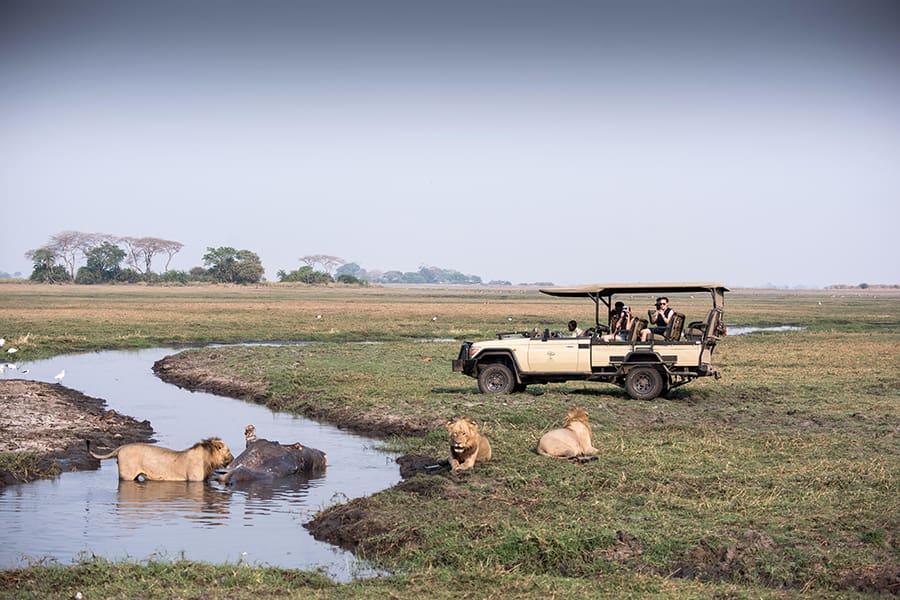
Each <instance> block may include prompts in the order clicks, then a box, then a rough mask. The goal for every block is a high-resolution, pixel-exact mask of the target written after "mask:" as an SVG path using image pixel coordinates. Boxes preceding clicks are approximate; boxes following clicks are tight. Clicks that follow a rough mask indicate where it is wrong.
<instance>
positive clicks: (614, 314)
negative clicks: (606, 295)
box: [608, 300, 625, 331]
mask: <svg viewBox="0 0 900 600" xmlns="http://www.w3.org/2000/svg"><path fill="white" fill-rule="evenodd" d="M623 306H625V303H624V302H622V301H621V300H617V301H616V303H615V304H614V305H613V309H612V310H611V311H609V321H608V324H609V330H610V331H613V329H614V328H615V326H616V321H618V320H619V315H620V314H622V307H623Z"/></svg>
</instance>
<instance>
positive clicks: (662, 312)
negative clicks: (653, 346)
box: [641, 296, 675, 342]
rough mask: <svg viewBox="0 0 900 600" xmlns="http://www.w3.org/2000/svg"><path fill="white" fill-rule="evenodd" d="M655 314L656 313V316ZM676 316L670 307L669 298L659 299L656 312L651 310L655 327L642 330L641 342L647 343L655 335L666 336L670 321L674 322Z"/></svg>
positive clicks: (651, 317) (662, 297) (661, 297)
mask: <svg viewBox="0 0 900 600" xmlns="http://www.w3.org/2000/svg"><path fill="white" fill-rule="evenodd" d="M654 312H655V313H656V314H655V315H654ZM674 314H675V311H674V310H672V308H671V307H669V299H668V298H666V297H665V296H660V297H659V298H657V299H656V309H655V311H654V309H652V308H651V309H650V319H651V321H650V322H651V323H652V324H653V326H652V327H647V328H645V329H641V341H642V342H646V341H647V340H649V339H650V336H651V335H653V334H654V333H655V334H658V335H664V334H665V333H666V327H668V326H669V321H670V320H672V315H674Z"/></svg>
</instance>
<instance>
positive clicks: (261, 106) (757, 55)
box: [0, 0, 900, 287]
mask: <svg viewBox="0 0 900 600" xmlns="http://www.w3.org/2000/svg"><path fill="white" fill-rule="evenodd" d="M0 205H2V212H0V219H2V220H0V223H2V227H0V271H6V272H9V273H13V272H15V271H22V272H23V273H26V274H30V272H31V264H30V263H29V261H27V260H26V259H25V258H24V253H25V252H26V251H27V250H29V249H33V248H38V247H40V246H42V245H44V244H45V243H46V242H47V240H48V238H49V237H50V236H51V235H53V234H56V233H59V232H61V231H65V230H75V231H83V232H100V233H108V234H113V235H120V236H137V237H143V236H152V237H160V238H165V239H170V240H176V241H179V242H182V243H184V244H185V247H184V249H183V250H182V251H181V253H180V254H179V255H178V256H177V257H176V259H175V261H174V262H173V265H172V267H173V268H178V269H189V268H191V267H193V266H197V265H200V264H202V256H203V254H204V253H205V251H206V248H207V247H209V246H212V247H218V246H232V247H235V248H237V249H247V250H252V251H253V252H256V253H257V254H258V255H259V256H260V258H261V259H262V262H263V265H264V266H265V267H266V271H267V276H268V277H269V278H270V279H274V278H275V272H276V271H278V270H280V269H284V270H286V271H290V270H293V269H297V268H299V267H301V266H303V263H301V262H300V261H299V258H300V257H301V256H304V255H308V254H330V255H335V256H339V257H341V258H343V259H345V260H347V261H349V262H356V263H358V264H360V265H361V266H362V267H363V268H365V269H368V270H375V269H378V270H393V269H397V270H401V271H416V270H418V269H419V267H420V266H422V265H429V266H438V267H443V268H448V269H456V270H458V271H461V272H463V273H466V274H473V275H479V276H481V277H482V278H483V279H484V280H485V281H489V280H493V279H500V280H508V281H511V282H513V283H519V282H532V281H552V282H554V283H556V284H577V283H589V282H602V281H615V282H618V281H673V280H708V279H709V280H717V281H722V282H724V283H725V284H727V285H730V286H734V287H738V286H756V285H764V284H775V285H808V286H824V285H829V284H834V283H847V284H857V283H861V282H867V283H900V267H898V266H897V265H898V259H897V254H898V252H897V249H896V248H897V243H896V239H895V238H896V237H897V236H900V208H898V206H900V4H898V3H897V2H895V1H894V0H885V1H883V2H873V1H866V0H847V1H842V2H831V1H828V0H809V1H796V2H791V1H789V0H778V1H772V2H769V1H760V0H752V1H747V2H737V1H733V2H732V1H727V0H726V1H715V0H710V1H707V2H670V1H668V0H666V1H656V2H642V1H628V2H604V1H601V0H595V1H583V2H567V1H551V0H547V1H543V2H533V1H529V0H509V1H503V2H492V1H478V2H470V1H454V2H447V1H428V0H416V1H410V2H393V1H391V2H379V1H374V0H372V1H369V0H366V1H360V2H343V1H340V0H321V1H316V2H309V1H303V0H294V1H285V2H272V1H263V2H223V1H217V2H204V1H199V0H198V1H187V2H185V1H178V2H165V1H154V2H141V1H129V0H104V1H77V0H76V1H69V0H67V1H60V2H54V1H40V2H34V1H31V0H22V1H6V0H0ZM154 266H155V267H157V268H161V267H162V263H160V264H158V265H156V264H155V265H154Z"/></svg>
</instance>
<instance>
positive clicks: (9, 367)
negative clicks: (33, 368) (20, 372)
mask: <svg viewBox="0 0 900 600" xmlns="http://www.w3.org/2000/svg"><path fill="white" fill-rule="evenodd" d="M6 368H7V369H9V370H11V371H15V370H16V369H18V368H19V365H17V364H16V363H6Z"/></svg>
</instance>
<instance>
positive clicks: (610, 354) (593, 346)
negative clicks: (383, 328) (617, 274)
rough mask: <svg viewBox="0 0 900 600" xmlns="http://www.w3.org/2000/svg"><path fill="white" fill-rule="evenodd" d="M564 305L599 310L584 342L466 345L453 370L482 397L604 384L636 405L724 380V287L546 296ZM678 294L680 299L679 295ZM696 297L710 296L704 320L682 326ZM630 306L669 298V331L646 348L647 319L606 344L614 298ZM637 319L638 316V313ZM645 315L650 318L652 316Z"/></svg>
mask: <svg viewBox="0 0 900 600" xmlns="http://www.w3.org/2000/svg"><path fill="white" fill-rule="evenodd" d="M540 291H541V293H544V294H547V295H550V296H556V297H559V298H586V299H588V300H590V301H591V302H593V303H594V326H593V327H591V328H590V329H588V330H587V331H586V332H585V334H584V335H583V336H581V337H564V336H563V335H562V334H560V333H558V332H551V331H550V330H548V329H543V330H540V329H535V330H533V331H531V332H511V333H498V334H497V339H496V340H490V341H483V342H470V341H466V342H463V344H462V347H461V348H460V349H459V356H458V358H457V359H456V360H454V361H453V371H455V372H459V373H463V374H464V375H468V376H469V377H474V378H475V379H477V380H478V389H479V390H480V391H481V392H482V393H485V394H509V393H513V392H522V391H525V388H526V386H528V385H529V384H543V383H549V382H560V381H599V382H606V383H612V384H615V385H618V386H621V387H624V388H625V390H626V391H627V392H628V395H629V396H631V397H632V398H634V399H637V400H652V399H653V398H656V397H658V396H665V394H666V393H667V392H668V391H669V390H670V389H672V388H675V387H678V386H680V385H684V384H685V383H688V382H689V381H691V380H693V379H695V378H697V377H715V378H716V379H718V378H719V370H718V369H717V368H716V367H715V366H714V365H713V364H712V354H713V350H714V349H715V347H716V344H717V343H718V341H719V339H721V338H722V337H723V336H724V335H725V323H724V308H725V307H724V304H725V292H727V291H728V289H727V288H725V287H724V286H723V285H722V284H719V283H635V284H593V285H583V286H578V287H554V288H547V289H541V290H540ZM679 294H681V295H682V296H678V295H679ZM693 294H708V295H709V298H710V300H711V302H712V307H711V308H709V307H708V306H709V305H708V304H707V303H705V302H704V304H703V307H702V308H701V309H700V310H702V311H703V313H702V314H704V318H703V319H702V320H698V321H692V322H689V323H688V324H687V325H686V326H685V319H686V317H685V314H684V313H683V312H679V311H680V310H682V309H681V306H682V304H680V303H681V301H682V298H683V299H684V302H683V305H684V306H685V307H687V308H690V309H692V310H697V309H696V305H697V302H696V301H695V300H694V296H693ZM616 296H618V297H619V299H620V300H622V301H623V302H624V303H625V304H626V305H628V304H631V303H637V302H639V303H641V304H643V303H649V302H651V301H652V299H653V298H655V297H657V296H672V300H673V302H672V304H673V306H672V307H673V310H674V311H675V314H674V315H673V316H672V318H671V319H670V321H669V325H668V327H667V328H666V330H665V332H664V333H663V334H662V335H660V334H653V335H652V336H651V337H650V339H648V340H647V341H646V342H641V341H640V339H641V334H640V330H641V329H643V328H644V327H647V323H648V319H641V318H639V319H638V322H637V323H636V324H635V326H634V327H633V329H632V332H631V336H630V339H628V340H627V341H611V342H605V341H603V340H602V339H601V336H602V335H603V334H604V333H607V332H609V328H610V327H611V326H612V325H613V324H612V323H610V316H611V315H612V309H613V307H614V298H615V297H616ZM635 312H636V311H635ZM650 312H651V311H648V317H650Z"/></svg>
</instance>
